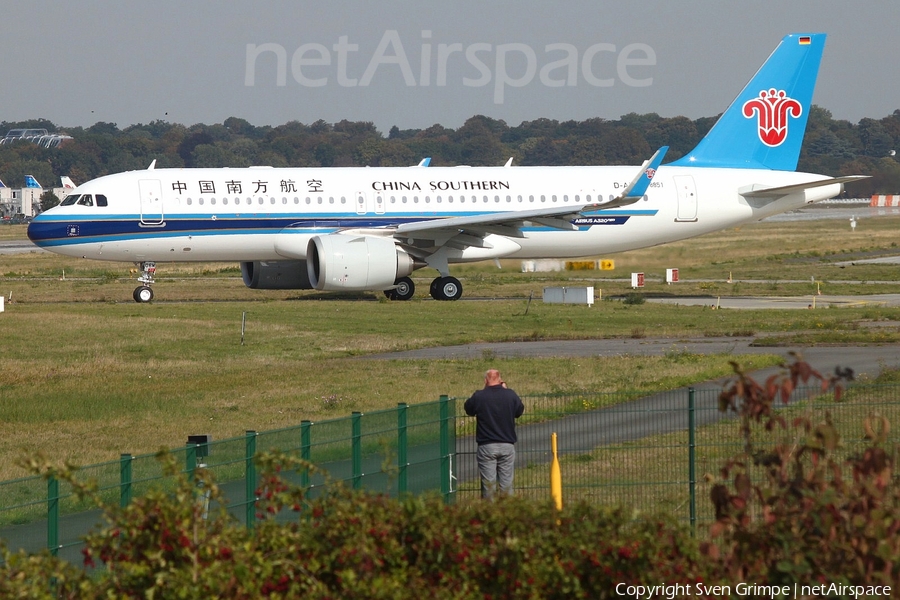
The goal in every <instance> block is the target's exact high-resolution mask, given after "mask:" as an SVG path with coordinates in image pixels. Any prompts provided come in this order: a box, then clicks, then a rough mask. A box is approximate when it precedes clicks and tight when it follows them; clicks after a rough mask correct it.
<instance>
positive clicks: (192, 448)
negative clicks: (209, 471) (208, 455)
mask: <svg viewBox="0 0 900 600" xmlns="http://www.w3.org/2000/svg"><path fill="white" fill-rule="evenodd" d="M196 470H197V444H194V443H193V442H189V443H188V444H187V446H186V448H185V452H184V472H185V473H187V476H188V480H189V481H193V480H194V471H196Z"/></svg>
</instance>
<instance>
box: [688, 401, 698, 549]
mask: <svg viewBox="0 0 900 600" xmlns="http://www.w3.org/2000/svg"><path fill="white" fill-rule="evenodd" d="M695 410H696V407H695V404H694V388H692V387H691V388H688V481H689V485H690V511H691V515H690V518H691V536H692V537H693V535H694V533H695V530H696V527H697V469H696V460H697V453H696V439H695V438H694V434H695V432H696V420H695V418H694V417H695V416H696V415H695V414H694V413H695Z"/></svg>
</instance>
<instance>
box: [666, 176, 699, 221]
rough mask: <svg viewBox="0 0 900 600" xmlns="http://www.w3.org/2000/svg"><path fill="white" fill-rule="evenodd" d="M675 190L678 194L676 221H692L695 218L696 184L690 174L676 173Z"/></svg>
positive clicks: (674, 178)
mask: <svg viewBox="0 0 900 600" xmlns="http://www.w3.org/2000/svg"><path fill="white" fill-rule="evenodd" d="M672 179H673V180H674V181H675V191H676V192H677V194H678V212H677V214H676V215H675V220H676V221H687V222H693V221H696V220H697V186H696V185H695V183H694V178H693V177H692V176H690V175H676V176H675V177H673V178H672Z"/></svg>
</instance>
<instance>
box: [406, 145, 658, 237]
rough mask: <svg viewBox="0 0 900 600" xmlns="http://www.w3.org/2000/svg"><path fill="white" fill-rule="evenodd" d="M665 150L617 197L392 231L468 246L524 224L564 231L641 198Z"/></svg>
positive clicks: (518, 233)
mask: <svg viewBox="0 0 900 600" xmlns="http://www.w3.org/2000/svg"><path fill="white" fill-rule="evenodd" d="M667 150H668V147H667V146H663V147H662V148H660V149H659V150H657V151H656V153H655V154H654V155H653V156H652V157H650V159H648V160H647V161H645V162H644V164H643V165H641V167H640V169H639V171H638V173H637V174H636V176H635V177H634V179H633V180H632V181H631V183H630V184H629V185H628V186H627V187H626V188H625V190H624V191H623V192H622V193H621V194H620V195H619V196H618V197H616V198H614V199H612V200H610V201H607V202H597V203H593V204H584V205H580V206H554V207H549V208H535V209H530V210H513V211H507V212H500V213H487V214H483V215H471V216H466V217H447V218H442V219H433V220H430V221H417V222H415V223H403V224H401V225H398V226H397V227H396V229H395V230H394V234H393V235H394V237H395V238H397V239H398V240H399V241H400V242H401V243H403V244H405V245H409V246H421V245H422V244H421V243H416V242H427V241H431V242H433V245H434V246H443V245H450V246H452V247H457V248H464V247H467V246H476V247H485V244H484V242H483V240H484V238H485V237H486V236H487V235H490V234H496V235H502V236H506V237H511V238H523V237H525V234H524V233H522V229H523V228H525V227H527V226H534V225H538V226H544V227H552V228H554V229H560V230H563V231H577V230H578V227H577V226H576V225H573V224H572V221H573V220H574V219H577V218H578V217H581V216H584V215H585V214H591V213H596V212H599V211H603V210H609V209H611V208H619V207H621V206H628V205H629V204H634V203H635V202H637V201H638V200H640V199H641V198H642V197H643V196H644V193H645V192H646V191H647V188H648V187H649V185H650V182H651V181H652V180H653V177H654V175H656V169H657V168H658V167H659V165H660V163H661V162H662V160H663V157H664V156H665V154H666V151H667Z"/></svg>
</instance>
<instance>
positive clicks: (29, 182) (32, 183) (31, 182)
mask: <svg viewBox="0 0 900 600" xmlns="http://www.w3.org/2000/svg"><path fill="white" fill-rule="evenodd" d="M25 187H26V188H38V189H40V188H41V184H39V183H38V181H37V179H35V178H34V176H32V175H26V176H25Z"/></svg>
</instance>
